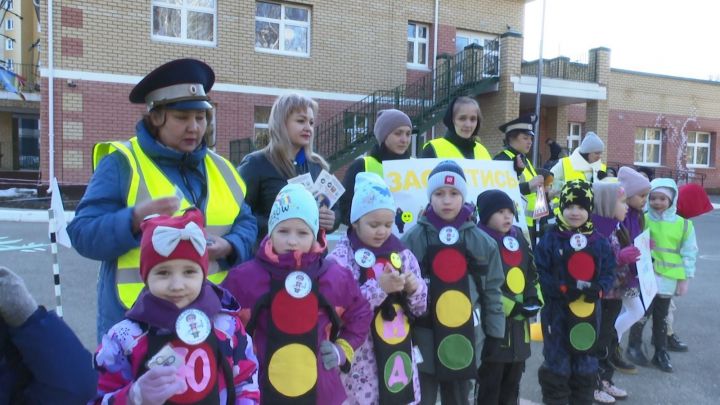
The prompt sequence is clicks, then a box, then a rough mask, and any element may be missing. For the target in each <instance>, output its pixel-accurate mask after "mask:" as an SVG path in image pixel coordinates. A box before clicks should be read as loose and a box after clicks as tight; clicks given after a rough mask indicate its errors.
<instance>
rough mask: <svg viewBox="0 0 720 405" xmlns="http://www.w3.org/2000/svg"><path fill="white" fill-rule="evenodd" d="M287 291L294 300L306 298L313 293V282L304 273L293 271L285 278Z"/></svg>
mask: <svg viewBox="0 0 720 405" xmlns="http://www.w3.org/2000/svg"><path fill="white" fill-rule="evenodd" d="M285 291H287V293H288V294H290V296H291V297H293V298H305V297H307V295H308V294H310V291H312V280H310V276H308V275H307V274H305V273H304V272H302V271H293V272H292V273H290V274H288V276H287V277H285Z"/></svg>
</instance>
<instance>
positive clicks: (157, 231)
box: [140, 209, 209, 281]
mask: <svg viewBox="0 0 720 405" xmlns="http://www.w3.org/2000/svg"><path fill="white" fill-rule="evenodd" d="M204 222H205V220H204V218H203V214H202V212H200V210H197V209H191V210H188V211H186V212H185V214H183V215H182V216H179V217H171V216H167V215H159V216H156V217H153V218H150V219H148V220H146V221H145V222H143V223H142V224H141V225H140V229H141V230H142V239H141V240H140V276H141V277H142V279H143V281H147V277H148V274H149V273H150V270H152V268H153V267H155V266H157V265H158V264H160V263H163V262H167V261H169V260H174V259H187V260H190V261H192V262H195V263H197V264H199V265H200V267H201V268H202V271H203V274H204V275H205V276H207V272H208V260H209V259H208V251H207V239H206V234H205V230H204V229H203V226H204Z"/></svg>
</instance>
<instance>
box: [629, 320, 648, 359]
mask: <svg viewBox="0 0 720 405" xmlns="http://www.w3.org/2000/svg"><path fill="white" fill-rule="evenodd" d="M644 326H645V325H644V324H643V323H640V322H637V323H635V325H633V326H632V327H631V328H630V336H629V339H628V348H627V351H626V352H625V356H626V357H627V359H628V360H630V361H632V362H633V363H635V364H637V365H638V366H641V367H647V366H649V365H650V361H649V360H648V358H647V356H645V353H643V350H642V333H643V327H644Z"/></svg>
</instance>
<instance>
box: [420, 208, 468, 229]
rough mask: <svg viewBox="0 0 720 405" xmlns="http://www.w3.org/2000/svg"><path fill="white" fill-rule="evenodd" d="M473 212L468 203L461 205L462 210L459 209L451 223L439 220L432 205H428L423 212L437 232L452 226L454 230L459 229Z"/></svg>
mask: <svg viewBox="0 0 720 405" xmlns="http://www.w3.org/2000/svg"><path fill="white" fill-rule="evenodd" d="M473 211H474V207H473V205H472V204H470V203H465V204H463V206H462V208H460V212H459V213H458V215H457V216H456V217H455V219H453V220H452V221H445V220H444V219H442V218H440V216H438V214H436V213H435V211H433V208H432V205H430V204H428V208H427V210H426V211H425V216H426V217H427V219H428V221H430V223H431V224H432V225H433V226H434V227H435V228H436V229H437V230H438V231H439V230H441V229H442V228H444V227H446V226H452V227H453V228H455V229H460V226H461V225H462V224H464V223H465V222H467V221H468V220H469V219H470V216H471V215H472V213H473Z"/></svg>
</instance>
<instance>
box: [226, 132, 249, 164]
mask: <svg viewBox="0 0 720 405" xmlns="http://www.w3.org/2000/svg"><path fill="white" fill-rule="evenodd" d="M254 150H255V148H254V147H253V142H252V139H250V138H245V139H234V140H232V141H230V162H231V163H232V164H233V166H235V167H238V166H239V165H240V162H242V158H243V157H244V156H245V155H247V154H249V153H250V152H252V151H254Z"/></svg>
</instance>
